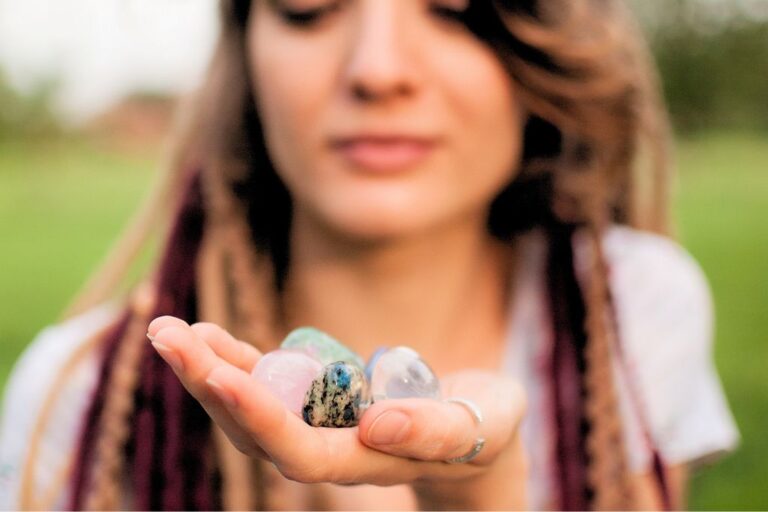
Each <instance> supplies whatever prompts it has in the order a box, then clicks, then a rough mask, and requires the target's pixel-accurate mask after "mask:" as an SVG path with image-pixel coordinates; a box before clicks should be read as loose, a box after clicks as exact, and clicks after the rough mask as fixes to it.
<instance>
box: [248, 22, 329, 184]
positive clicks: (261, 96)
mask: <svg viewBox="0 0 768 512" xmlns="http://www.w3.org/2000/svg"><path fill="white" fill-rule="evenodd" d="M253 25H254V26H253V30H252V32H251V34H252V37H251V38H250V39H249V41H248V51H249V60H250V64H251V70H252V76H251V79H252V83H253V87H254V93H255V94H254V96H255V97H256V103H257V110H258V112H259V117H260V119H261V122H262V127H263V131H264V137H265V139H266V143H267V147H268V148H269V154H270V157H271V158H272V160H273V162H274V164H275V169H276V170H277V172H278V174H279V175H280V176H281V178H282V179H283V180H284V181H285V182H286V184H287V185H289V188H290V186H291V185H292V183H294V182H296V181H299V176H295V174H297V172H298V170H299V169H303V168H306V167H307V165H308V164H309V163H310V155H311V153H312V152H313V151H314V150H315V149H316V146H317V144H318V137H317V133H316V129H317V127H318V126H319V124H320V122H319V121H320V118H321V116H322V108H323V105H324V104H325V103H327V94H326V92H325V89H327V88H326V87H324V84H327V83H328V80H327V79H326V75H327V74H328V70H329V66H328V65H326V64H327V63H323V62H322V61H321V60H319V59H317V58H312V55H306V53H307V45H306V44H304V45H295V44H291V39H290V38H285V37H281V33H280V28H279V27H275V26H274V23H270V22H268V21H267V20H265V21H263V22H259V21H256V22H255V23H254V24H253ZM314 51H316V50H314ZM315 56H316V55H315ZM308 76H309V77H312V80H307V77H308Z"/></svg>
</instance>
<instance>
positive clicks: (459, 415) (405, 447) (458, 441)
mask: <svg viewBox="0 0 768 512" xmlns="http://www.w3.org/2000/svg"><path fill="white" fill-rule="evenodd" d="M487 384H488V385H487V386H482V387H479V386H474V387H473V388H471V389H470V390H467V391H465V392H464V395H465V396H466V395H467V394H468V393H469V394H470V395H471V396H472V398H471V401H472V402H473V403H474V404H476V405H477V407H478V409H479V410H480V412H481V415H482V422H478V421H477V419H476V418H475V417H474V415H473V413H472V412H471V411H470V410H469V409H468V408H467V407H466V406H465V405H462V404H459V403H453V402H444V401H438V400H432V399H420V398H409V399H399V400H385V401H381V402H377V403H375V404H373V405H372V406H371V407H370V408H369V409H368V410H367V411H366V413H365V414H364V415H363V418H362V419H361V421H360V437H361V440H362V441H363V442H364V443H365V444H366V445H368V446H370V447H372V448H375V449H378V450H381V451H384V452H386V453H391V454H393V455H398V456H401V457H411V458H416V459H420V460H427V461H444V460H448V459H453V458H456V457H461V456H464V455H466V454H468V453H470V452H471V451H472V450H473V449H474V448H475V446H476V443H477V442H478V440H479V439H483V440H484V445H483V447H482V448H481V450H480V452H479V454H478V455H477V456H476V457H475V458H474V459H472V461H471V462H469V464H473V465H477V466H487V465H489V464H491V463H492V462H493V461H494V460H495V459H496V457H497V456H498V454H499V453H500V452H501V451H502V450H503V449H504V448H505V447H506V446H507V445H508V443H509V442H510V440H511V439H512V435H513V433H514V430H515V428H516V426H517V424H518V422H519V421H520V417H521V411H522V407H523V406H522V402H523V394H522V390H521V389H520V388H519V386H518V385H517V383H515V382H514V381H511V380H510V379H507V378H501V377H498V378H496V377H495V378H494V379H493V380H492V381H490V382H488V383H487ZM478 391H481V392H478Z"/></svg>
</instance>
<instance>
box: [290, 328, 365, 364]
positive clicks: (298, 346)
mask: <svg viewBox="0 0 768 512" xmlns="http://www.w3.org/2000/svg"><path fill="white" fill-rule="evenodd" d="M280 348H284V349H294V350H303V351H305V352H306V353H307V354H309V355H310V356H312V357H314V358H315V359H317V360H318V361H320V362H321V363H322V364H323V365H327V364H331V363H334V362H336V361H346V362H347V363H350V364H354V365H356V366H358V367H359V368H360V369H361V370H362V369H363V368H364V367H365V363H364V362H363V360H362V359H361V358H360V356H358V355H357V354H355V353H354V352H353V351H352V350H350V349H349V348H347V347H345V346H344V345H342V344H341V343H340V342H338V341H337V340H335V339H334V338H333V337H331V336H329V335H328V334H326V333H324V332H323V331H320V330H319V329H315V328H314V327H299V328H298V329H295V330H293V331H291V332H290V333H289V334H288V336H286V338H285V340H283V343H282V344H281V345H280Z"/></svg>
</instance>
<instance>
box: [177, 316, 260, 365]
mask: <svg viewBox="0 0 768 512" xmlns="http://www.w3.org/2000/svg"><path fill="white" fill-rule="evenodd" d="M191 327H192V330H193V331H195V334H197V335H198V336H199V337H200V339H202V340H203V341H204V342H205V343H207V344H208V346H209V347H211V349H213V351H214V352H215V353H216V355H217V356H219V357H220V358H222V359H224V360H225V361H227V362H228V363H229V364H232V365H234V366H237V367H238V368H240V369H241V370H243V371H246V372H249V373H250V372H251V370H253V367H254V366H256V363H257V362H259V359H261V356H262V354H261V352H260V351H259V350H258V349H257V348H256V347H254V346H253V345H251V344H249V343H246V342H244V341H240V340H238V339H237V338H235V337H234V336H232V335H231V334H230V333H229V332H227V331H226V330H224V329H222V328H221V327H220V326H218V325H216V324H214V323H210V322H198V323H196V324H193V325H192V326H191Z"/></svg>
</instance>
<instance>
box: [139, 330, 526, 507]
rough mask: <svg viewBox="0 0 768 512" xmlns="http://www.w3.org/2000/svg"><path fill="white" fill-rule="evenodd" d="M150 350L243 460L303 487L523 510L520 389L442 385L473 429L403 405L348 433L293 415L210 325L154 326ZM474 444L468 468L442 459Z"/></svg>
mask: <svg viewBox="0 0 768 512" xmlns="http://www.w3.org/2000/svg"><path fill="white" fill-rule="evenodd" d="M148 336H149V337H150V339H152V342H153V345H154V347H155V348H156V349H157V351H158V353H159V354H160V355H161V356H162V357H163V359H165V361H166V362H168V364H169V365H170V366H171V367H172V368H173V370H174V371H175V372H176V375H177V376H178V377H179V379H180V381H181V383H182V384H183V385H184V387H185V388H186V389H187V390H188V391H189V392H190V393H191V394H192V395H193V396H194V397H195V398H196V399H197V400H198V401H199V402H200V403H201V404H202V406H203V407H204V408H205V410H206V411H207V412H208V414H209V415H210V416H211V418H212V419H213V420H214V421H215V422H216V423H217V424H218V425H219V427H220V428H221V429H222V430H223V431H224V432H225V433H226V435H227V436H228V437H229V439H230V441H231V442H232V443H233V444H234V445H235V447H237V448H238V449H239V450H240V451H242V452H243V453H245V454H247V455H250V456H253V457H260V458H262V459H265V460H268V461H271V462H272V463H273V464H274V465H275V466H276V467H277V469H278V470H279V471H280V472H281V473H282V474H283V475H284V476H285V477H286V478H289V479H291V480H296V481H299V482H303V483H318V482H331V483H337V484H363V483H368V484H374V485H383V486H386V485H395V484H401V483H409V484H412V485H413V487H414V489H415V491H416V493H417V496H418V497H419V499H420V501H421V504H422V505H423V506H424V507H429V508H464V509H466V508H524V507H525V504H526V503H525V496H524V488H525V480H526V477H527V473H526V467H525V460H524V455H523V450H522V448H521V446H520V442H519V438H518V435H517V425H518V423H519V421H520V419H521V417H522V414H523V410H524V405H523V404H524V397H523V393H522V391H521V388H520V387H519V386H518V385H517V384H516V383H514V382H513V381H511V380H510V379H509V378H507V377H504V376H501V375H495V374H492V373H489V372H480V371H468V372H461V373H457V374H454V375H452V376H450V377H449V378H446V379H442V381H441V383H442V385H443V391H444V394H445V395H446V396H452V397H461V398H466V399H469V400H471V401H473V402H474V403H475V404H477V406H478V407H479V409H480V410H481V411H482V413H483V416H484V418H483V422H482V424H480V425H477V424H476V422H475V419H474V417H473V416H472V415H471V413H470V412H469V411H468V410H467V408H465V407H464V406H463V405H460V404H457V403H447V402H442V401H438V400H432V399H423V398H406V399H393V400H385V401H381V402H376V403H374V404H373V405H371V406H370V407H369V408H368V409H367V410H366V411H365V413H364V414H363V416H362V418H361V420H360V424H359V425H358V426H357V427H354V428H317V427H311V426H309V425H307V424H306V423H304V421H303V420H302V419H301V418H299V417H298V416H296V415H294V414H292V413H290V412H289V411H288V410H287V409H286V408H285V407H284V406H283V404H282V403H281V402H280V401H279V400H278V398H276V397H275V396H274V395H272V393H271V392H270V391H269V390H268V389H267V388H266V387H264V386H263V385H262V384H261V383H260V382H258V381H257V380H256V379H254V378H253V377H251V376H250V371H251V369H252V368H253V367H254V366H255V365H256V363H257V362H258V360H259V358H260V357H261V353H260V352H259V351H258V350H257V349H255V348H254V347H252V346H251V345H249V344H247V343H245V342H242V341H238V340H236V339H235V338H234V337H232V336H231V335H230V334H229V333H227V332H226V331H225V330H223V329H222V328H220V327H218V326H216V325H215V324H210V323H198V324H194V325H192V326H189V325H188V324H187V323H185V322H184V321H182V320H179V319H178V318H174V317H169V316H164V317H160V318H157V319H155V320H154V321H153V322H152V323H151V324H150V325H149V329H148ZM478 437H482V438H484V439H485V446H484V448H483V449H482V450H481V452H480V453H479V454H478V456H477V457H476V458H475V459H473V460H472V461H471V462H467V463H462V464H449V463H446V462H444V461H445V460H447V459H451V458H455V457H460V456H462V455H464V454H466V453H468V452H469V451H470V450H471V449H472V447H473V446H474V444H475V440H476V439H477V438H478Z"/></svg>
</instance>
